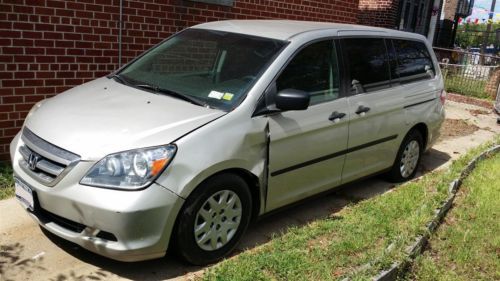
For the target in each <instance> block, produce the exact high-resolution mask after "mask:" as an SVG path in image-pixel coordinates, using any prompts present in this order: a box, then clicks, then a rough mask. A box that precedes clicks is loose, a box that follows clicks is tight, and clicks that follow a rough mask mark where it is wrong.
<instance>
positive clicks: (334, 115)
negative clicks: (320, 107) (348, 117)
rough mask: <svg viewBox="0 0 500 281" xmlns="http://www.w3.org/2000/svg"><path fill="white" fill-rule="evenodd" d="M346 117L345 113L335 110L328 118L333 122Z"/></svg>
mask: <svg viewBox="0 0 500 281" xmlns="http://www.w3.org/2000/svg"><path fill="white" fill-rule="evenodd" d="M344 117H345V113H342V112H338V111H334V112H333V113H332V114H331V115H330V117H328V120H330V121H333V122H339V121H340V119H342V118H344Z"/></svg>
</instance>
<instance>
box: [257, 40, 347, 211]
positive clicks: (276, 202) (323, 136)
mask: <svg viewBox="0 0 500 281" xmlns="http://www.w3.org/2000/svg"><path fill="white" fill-rule="evenodd" d="M339 81H340V79H339V70H338V64H337V51H336V48H335V44H334V41H333V40H325V41H320V42H316V43H313V44H310V45H308V46H306V47H305V48H303V49H302V50H301V51H300V52H299V53H298V54H297V55H296V56H295V57H294V58H293V59H292V60H291V61H290V63H289V64H288V65H287V66H286V68H285V69H284V70H283V72H282V73H281V74H280V76H279V77H278V79H277V80H276V87H277V91H276V92H279V91H280V90H284V89H297V90H302V91H306V92H309V94H310V96H311V102H310V106H309V108H308V109H307V110H303V111H287V112H281V113H278V114H275V115H271V116H269V117H268V118H269V133H270V145H269V180H268V194H267V205H266V211H270V210H273V209H276V208H279V207H281V206H284V205H287V204H289V203H292V202H295V201H297V200H300V199H302V198H306V197H308V196H311V195H313V194H316V193H319V192H321V191H325V190H327V189H330V188H332V187H334V186H336V185H338V184H339V183H340V182H341V175H342V168H343V165H344V160H345V153H346V149H347V138H348V125H349V115H348V103H347V99H346V98H345V97H341V96H340V91H339Z"/></svg>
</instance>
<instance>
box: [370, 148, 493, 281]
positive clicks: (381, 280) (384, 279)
mask: <svg viewBox="0 0 500 281" xmlns="http://www.w3.org/2000/svg"><path fill="white" fill-rule="evenodd" d="M499 151H500V145H496V146H494V147H492V148H490V149H488V150H486V151H484V152H482V153H481V154H480V155H479V156H476V157H475V158H474V159H473V160H471V161H470V162H469V163H468V164H467V166H466V167H465V168H464V169H463V170H462V172H461V173H460V176H459V177H458V178H457V179H455V180H453V181H452V182H451V183H450V185H449V187H448V198H446V200H445V202H444V203H443V204H442V205H441V207H440V208H438V209H436V211H435V215H434V217H433V218H432V220H431V221H430V222H429V223H428V224H427V227H426V228H427V231H426V233H425V234H424V235H421V236H418V237H416V240H415V243H413V244H412V245H411V246H410V247H408V249H407V252H406V253H407V258H406V259H405V260H404V261H401V262H396V263H394V264H393V265H392V266H391V267H390V268H389V269H387V270H384V271H381V272H379V274H378V275H376V276H375V277H374V278H373V279H372V280H373V281H393V280H397V279H398V277H400V276H401V275H403V274H405V273H406V271H407V269H408V267H409V266H410V265H411V264H412V262H413V260H414V259H415V258H416V257H417V256H418V255H420V254H421V253H422V252H423V251H424V248H425V246H426V245H427V241H428V240H429V238H430V236H431V235H432V234H433V233H434V232H435V231H436V229H437V227H438V226H439V225H440V224H441V222H442V221H443V218H444V217H445V215H446V213H447V212H448V210H449V209H450V208H451V206H452V205H453V201H454V199H455V195H456V194H457V191H458V189H459V188H460V186H461V185H462V182H463V180H464V179H465V178H466V177H467V176H469V174H470V173H471V172H472V170H474V168H476V166H477V163H478V162H479V161H482V160H484V159H485V158H488V157H490V156H491V155H493V154H496V153H498V152H499Z"/></svg>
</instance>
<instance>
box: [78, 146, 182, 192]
mask: <svg viewBox="0 0 500 281" xmlns="http://www.w3.org/2000/svg"><path fill="white" fill-rule="evenodd" d="M176 151H177V147H176V146H175V145H172V144H170V145H167V146H160V147H153V148H143V149H136V150H130V151H125V152H120V153H116V154H110V155H108V156H106V157H104V158H103V159H102V160H100V161H99V162H97V164H95V165H94V166H93V167H92V168H91V169H90V171H89V172H88V173H87V175H85V177H83V179H82V180H81V181H80V184H83V185H90V186H97V187H107V188H115V189H124V190H135V189H140V188H143V187H146V186H148V185H149V184H150V183H151V182H153V181H154V180H155V179H156V178H157V177H158V176H159V175H160V174H161V172H162V171H163V170H164V169H165V167H167V165H168V163H170V161H171V160H172V158H173V157H174V155H175V152H176Z"/></svg>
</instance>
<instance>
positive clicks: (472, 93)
mask: <svg viewBox="0 0 500 281" xmlns="http://www.w3.org/2000/svg"><path fill="white" fill-rule="evenodd" d="M444 84H445V89H446V91H447V92H450V93H457V94H461V95H464V96H469V97H474V98H480V99H488V100H491V96H490V95H489V94H488V93H487V92H486V91H485V88H486V84H487V81H484V80H475V79H469V78H464V77H462V76H453V75H451V74H449V75H448V76H447V77H446V79H445V83H444Z"/></svg>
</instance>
